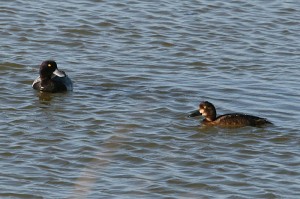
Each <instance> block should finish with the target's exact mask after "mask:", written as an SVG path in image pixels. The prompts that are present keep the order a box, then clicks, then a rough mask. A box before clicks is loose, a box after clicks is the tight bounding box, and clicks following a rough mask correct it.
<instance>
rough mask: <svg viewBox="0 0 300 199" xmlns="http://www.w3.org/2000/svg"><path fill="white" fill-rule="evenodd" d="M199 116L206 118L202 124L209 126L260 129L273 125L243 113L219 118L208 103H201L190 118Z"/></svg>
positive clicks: (212, 106)
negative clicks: (252, 127)
mask: <svg viewBox="0 0 300 199" xmlns="http://www.w3.org/2000/svg"><path fill="white" fill-rule="evenodd" d="M199 115H202V116H204V120H203V121H202V124H204V125H208V126H219V127H227V128H238V127H244V126H254V127H260V126H263V125H266V124H272V123H271V122H269V121H268V120H266V119H265V118H260V117H256V116H252V115H246V114H241V113H230V114H225V115H220V116H218V117H217V112H216V109H215V107H214V105H213V104H212V103H210V102H208V101H204V102H201V103H200V105H199V110H196V111H193V112H192V113H191V114H190V115H189V117H195V116H199Z"/></svg>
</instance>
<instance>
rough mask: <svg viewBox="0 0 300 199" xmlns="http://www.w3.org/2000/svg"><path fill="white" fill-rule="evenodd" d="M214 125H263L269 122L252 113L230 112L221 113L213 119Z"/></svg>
mask: <svg viewBox="0 0 300 199" xmlns="http://www.w3.org/2000/svg"><path fill="white" fill-rule="evenodd" d="M213 123H214V124H215V125H218V126H222V127H233V128H235V127H243V126H256V127H259V126H263V125H266V124H271V122H269V121H268V120H266V119H264V118H260V117H256V116H252V115H246V114H241V113H231V114H225V115H221V116H219V117H217V118H216V120H215V121H213Z"/></svg>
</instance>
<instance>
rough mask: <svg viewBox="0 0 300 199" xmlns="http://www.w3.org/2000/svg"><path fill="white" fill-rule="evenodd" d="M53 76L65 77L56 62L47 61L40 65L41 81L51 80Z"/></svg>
mask: <svg viewBox="0 0 300 199" xmlns="http://www.w3.org/2000/svg"><path fill="white" fill-rule="evenodd" d="M53 75H56V76H58V77H64V76H65V74H64V73H63V72H61V71H59V70H58V69H57V64H56V62H55V61H52V60H46V61H43V62H42V64H41V65H40V77H41V79H51V77H52V76H53Z"/></svg>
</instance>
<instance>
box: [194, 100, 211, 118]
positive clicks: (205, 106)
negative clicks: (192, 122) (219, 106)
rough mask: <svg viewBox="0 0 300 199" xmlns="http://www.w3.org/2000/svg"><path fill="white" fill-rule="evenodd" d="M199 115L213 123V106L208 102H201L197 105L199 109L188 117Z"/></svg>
mask: <svg viewBox="0 0 300 199" xmlns="http://www.w3.org/2000/svg"><path fill="white" fill-rule="evenodd" d="M199 115H203V116H204V117H205V119H206V120H208V121H214V120H215V119H216V116H217V112H216V109H215V106H214V105H213V104H212V103H210V102H208V101H203V102H201V103H200V104H199V109H198V110H196V111H194V112H192V113H191V114H190V115H189V117H196V116H199Z"/></svg>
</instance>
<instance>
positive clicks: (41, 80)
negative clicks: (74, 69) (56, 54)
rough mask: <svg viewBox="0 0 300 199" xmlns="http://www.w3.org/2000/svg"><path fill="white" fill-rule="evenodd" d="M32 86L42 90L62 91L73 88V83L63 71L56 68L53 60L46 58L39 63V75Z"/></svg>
mask: <svg viewBox="0 0 300 199" xmlns="http://www.w3.org/2000/svg"><path fill="white" fill-rule="evenodd" d="M32 87H33V88H34V89H35V90H38V91H43V92H52V93H55V92H64V91H71V90H73V83H72V81H71V80H70V78H69V77H68V76H67V75H66V73H65V72H64V71H60V70H58V69H57V64H56V62H55V61H52V60H46V61H43V62H42V64H41V65H40V76H39V77H38V78H37V79H36V80H34V82H33V84H32Z"/></svg>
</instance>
